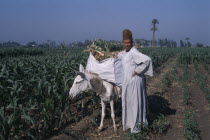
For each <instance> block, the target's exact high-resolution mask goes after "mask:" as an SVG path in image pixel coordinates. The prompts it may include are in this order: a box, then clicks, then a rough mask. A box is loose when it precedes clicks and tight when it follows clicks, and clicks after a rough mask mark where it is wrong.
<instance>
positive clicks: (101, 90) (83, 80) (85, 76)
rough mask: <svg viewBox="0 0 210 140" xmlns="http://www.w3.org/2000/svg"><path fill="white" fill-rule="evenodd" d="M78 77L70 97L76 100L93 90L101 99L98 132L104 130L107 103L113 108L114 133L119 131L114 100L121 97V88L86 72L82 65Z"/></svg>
mask: <svg viewBox="0 0 210 140" xmlns="http://www.w3.org/2000/svg"><path fill="white" fill-rule="evenodd" d="M79 71H80V72H77V73H78V75H77V76H76V78H75V79H74V83H73V85H72V87H71V89H70V91H69V96H70V97H71V98H74V97H75V96H77V95H79V94H80V93H82V92H83V91H85V90H87V89H92V90H93V91H94V92H96V94H97V95H99V97H100V98H101V105H102V113H101V123H100V126H99V127H98V130H99V131H101V130H102V128H103V120H104V117H105V107H106V103H107V102H109V103H110V106H111V117H112V120H113V127H114V131H117V127H116V123H115V114H114V100H115V99H117V98H118V97H120V88H119V87H118V86H115V85H114V84H111V83H109V82H107V81H104V80H102V79H101V78H100V77H99V76H98V75H97V74H95V73H90V72H86V71H85V69H84V67H83V66H82V65H81V64H80V67H79Z"/></svg>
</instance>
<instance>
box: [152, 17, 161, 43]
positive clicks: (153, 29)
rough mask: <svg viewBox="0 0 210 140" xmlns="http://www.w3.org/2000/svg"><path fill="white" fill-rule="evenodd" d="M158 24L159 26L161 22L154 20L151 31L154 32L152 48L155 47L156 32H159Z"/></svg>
mask: <svg viewBox="0 0 210 140" xmlns="http://www.w3.org/2000/svg"><path fill="white" fill-rule="evenodd" d="M156 24H159V21H158V20H157V19H153V20H152V28H151V29H150V30H151V31H152V46H153V47H154V46H155V31H157V30H158V29H157V27H156Z"/></svg>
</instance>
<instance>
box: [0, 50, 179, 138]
mask: <svg viewBox="0 0 210 140" xmlns="http://www.w3.org/2000/svg"><path fill="white" fill-rule="evenodd" d="M4 51H7V54H11V55H7V57H4V58H1V60H0V139H9V138H16V139H43V138H46V137H50V136H51V135H52V134H54V133H55V132H57V130H59V129H61V128H62V127H64V126H65V125H67V124H70V123H73V122H76V121H79V120H80V119H81V118H82V117H83V116H84V115H83V116H82V115H81V106H82V103H81V102H80V101H79V100H78V102H73V101H71V100H69V99H68V92H69V88H70V87H71V85H72V83H73V80H74V78H75V73H74V71H73V70H78V67H79V64H80V63H81V64H83V65H85V64H86V61H87V58H88V54H86V53H83V51H82V49H68V50H53V49H52V50H37V51H41V52H43V53H40V55H25V54H21V53H17V54H18V55H12V54H16V52H15V50H9V49H5V50H4ZM9 51H11V52H9ZM16 51H17V52H19V51H20V50H16ZM27 51H28V54H30V51H31V52H34V51H36V49H35V50H34V49H32V50H30V49H27ZM140 51H141V52H143V53H145V54H147V55H149V56H150V57H151V58H152V60H153V65H154V68H155V69H156V68H157V67H159V66H161V65H162V64H163V63H164V62H166V61H167V60H168V59H169V58H171V57H173V56H175V55H176V54H177V53H178V52H180V50H179V49H172V48H141V49H140ZM80 98H81V97H80ZM95 100H97V99H96V98H93V97H91V96H90V101H88V102H86V104H91V105H94V103H96V101H95ZM85 106H87V105H85Z"/></svg>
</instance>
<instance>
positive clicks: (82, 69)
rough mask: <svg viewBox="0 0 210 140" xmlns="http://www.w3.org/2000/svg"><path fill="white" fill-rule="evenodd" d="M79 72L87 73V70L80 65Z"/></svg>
mask: <svg viewBox="0 0 210 140" xmlns="http://www.w3.org/2000/svg"><path fill="white" fill-rule="evenodd" d="M79 72H82V73H85V69H84V67H83V65H82V64H79Z"/></svg>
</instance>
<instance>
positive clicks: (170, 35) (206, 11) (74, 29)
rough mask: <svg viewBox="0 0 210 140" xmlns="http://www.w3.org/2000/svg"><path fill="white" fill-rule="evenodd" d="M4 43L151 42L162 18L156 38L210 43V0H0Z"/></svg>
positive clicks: (1, 36)
mask: <svg viewBox="0 0 210 140" xmlns="http://www.w3.org/2000/svg"><path fill="white" fill-rule="evenodd" d="M0 17H1V22H0V42H4V41H9V40H10V41H16V42H20V43H23V44H24V43H27V42H29V41H36V42H39V43H41V42H44V41H46V40H52V41H66V42H75V41H84V40H86V39H88V40H94V39H103V40H118V41H120V40H121V38H122V30H123V29H125V28H128V29H130V30H131V31H132V32H133V38H141V39H142V38H143V39H147V40H151V39H152V32H151V31H150V28H151V21H152V19H154V18H155V19H158V20H159V22H160V23H159V24H157V28H158V31H157V32H156V33H155V34H156V39H159V38H161V39H164V38H167V39H171V40H175V41H177V42H178V43H179V40H185V38H186V37H189V38H190V42H191V43H192V44H195V43H197V42H199V43H203V44H204V45H210V1H207V0H200V1H196V0H185V1H181V0H177V1H169V0H160V1H154V0H130V1H125V0H115V1H111V0H106V1H103V0H90V1H85V0H71V1H69V0H60V1H57V0H44V1H41V0H36V1H32V0H18V1H15V0H0Z"/></svg>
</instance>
